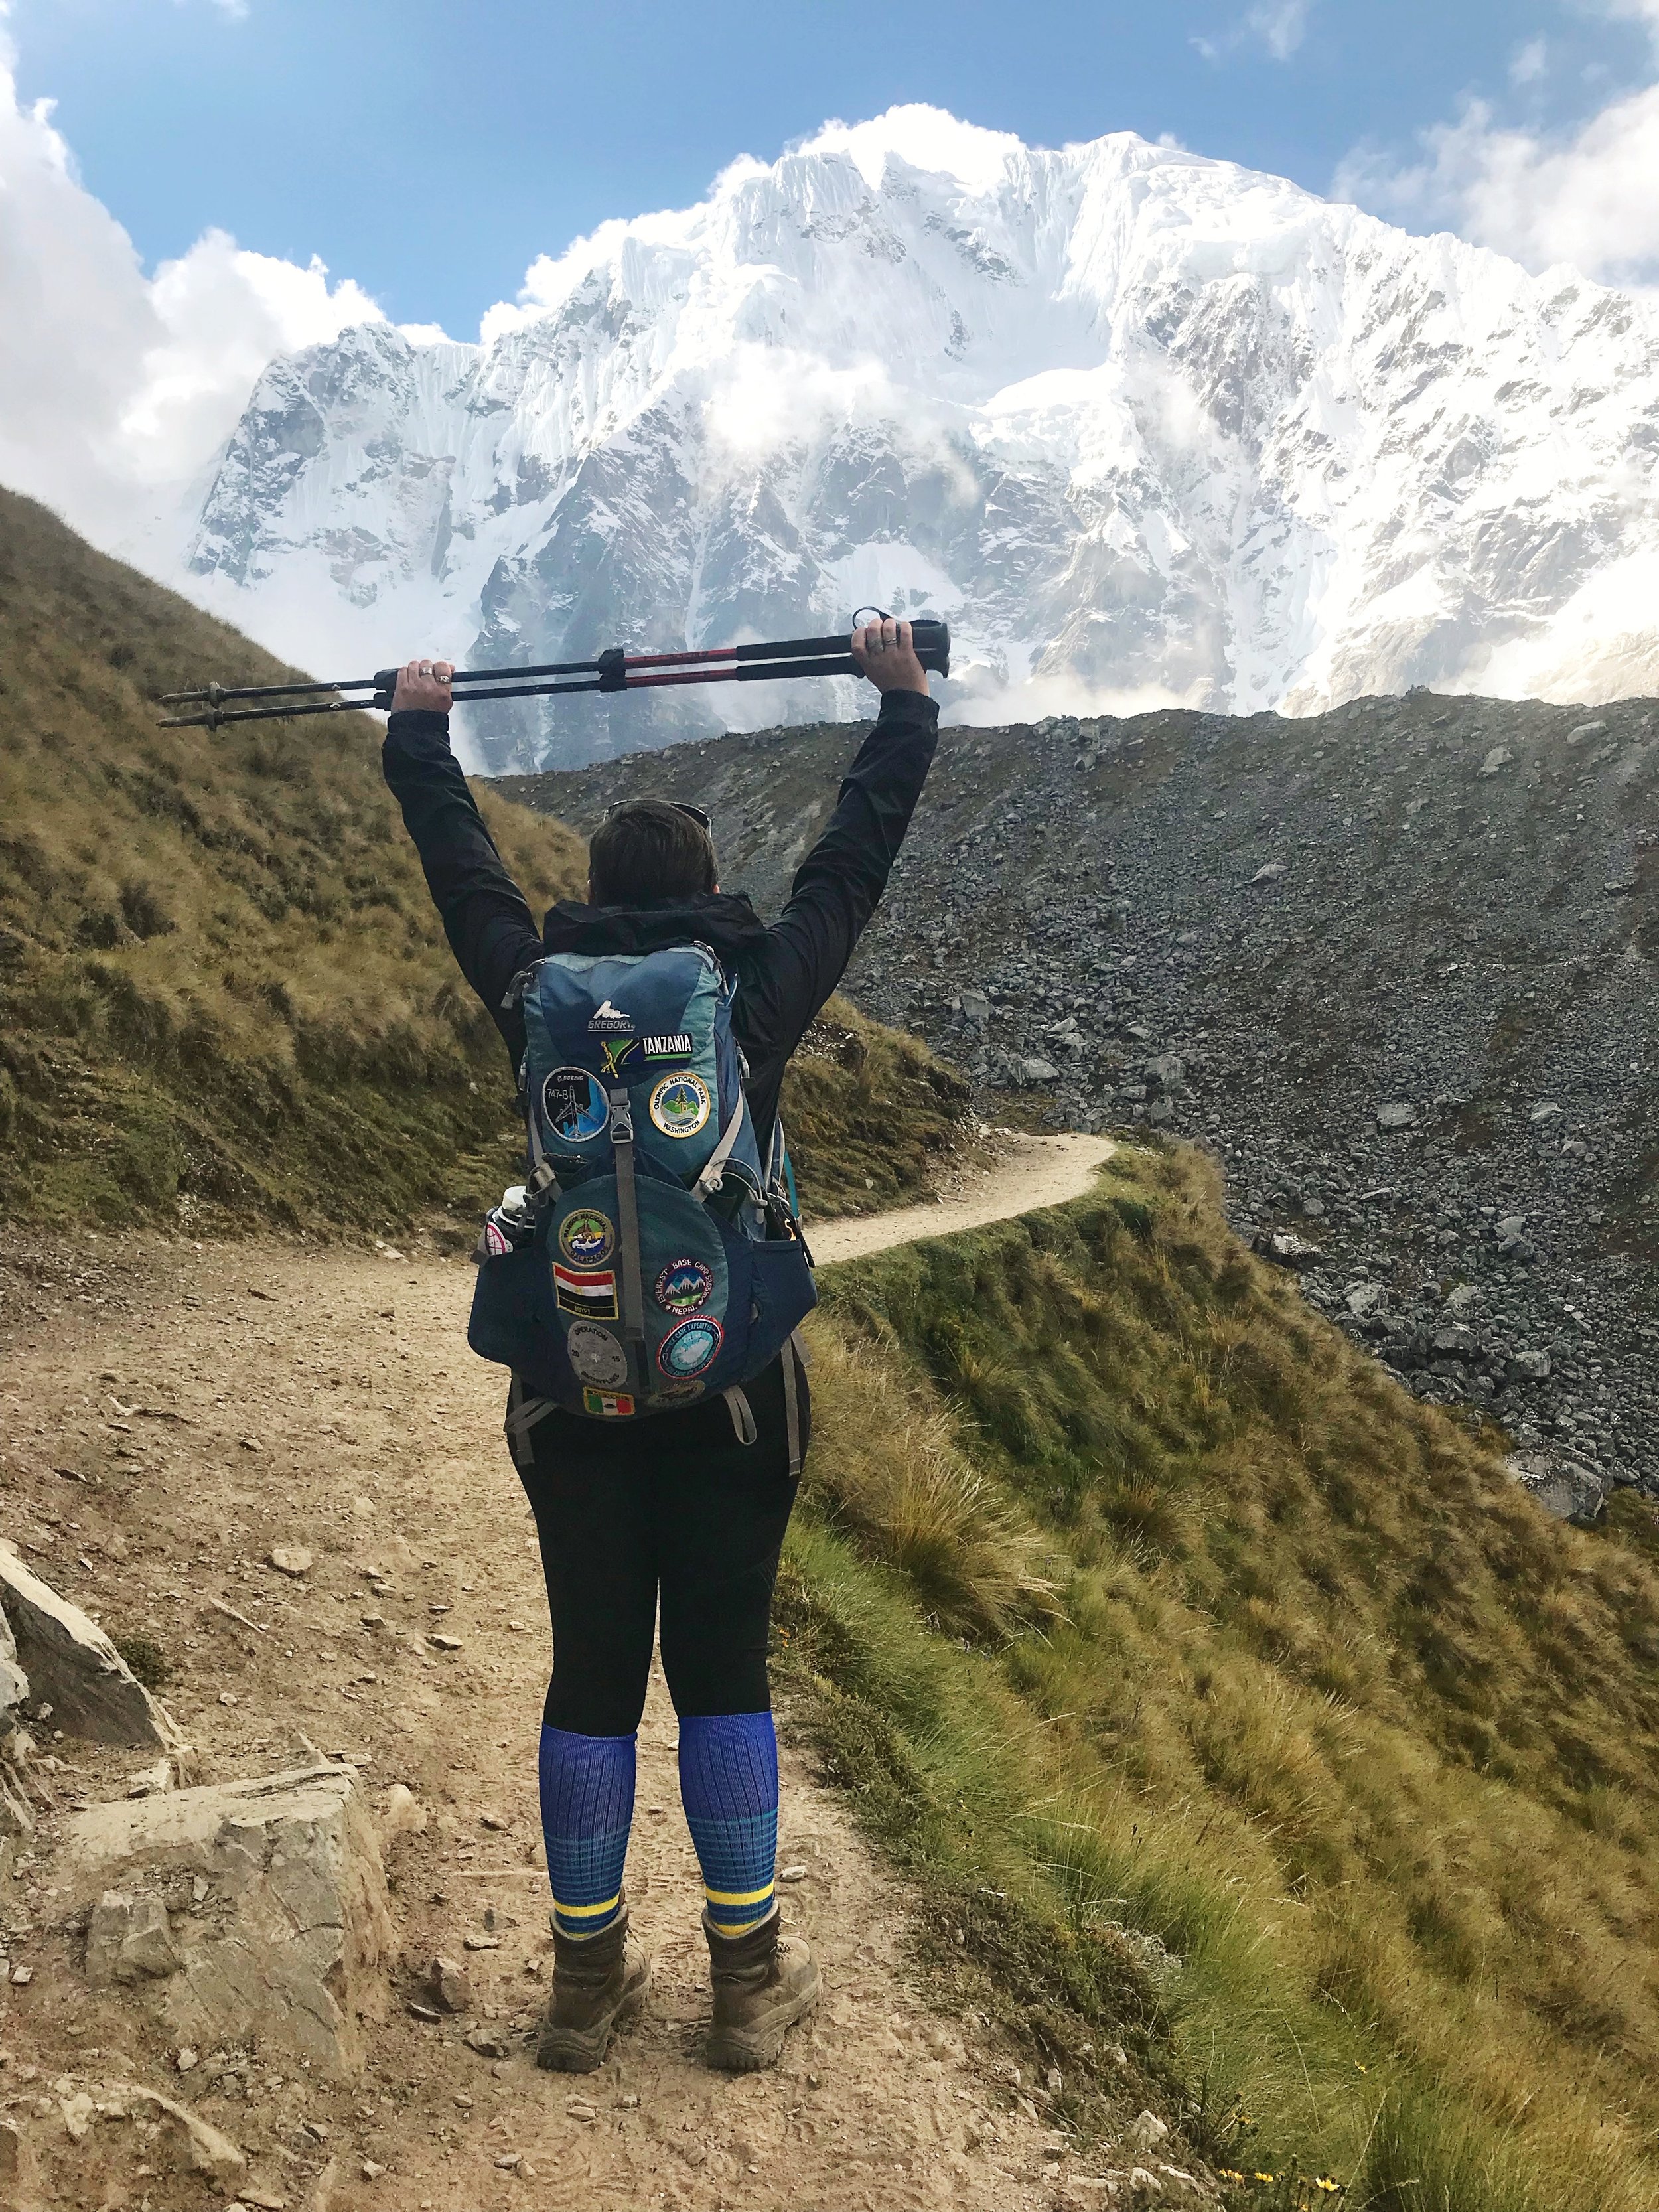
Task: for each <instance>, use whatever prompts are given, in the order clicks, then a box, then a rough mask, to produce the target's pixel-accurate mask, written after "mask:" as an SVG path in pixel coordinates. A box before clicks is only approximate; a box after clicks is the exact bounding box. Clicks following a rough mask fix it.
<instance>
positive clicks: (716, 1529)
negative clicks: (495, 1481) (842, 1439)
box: [519, 1352, 811, 1735]
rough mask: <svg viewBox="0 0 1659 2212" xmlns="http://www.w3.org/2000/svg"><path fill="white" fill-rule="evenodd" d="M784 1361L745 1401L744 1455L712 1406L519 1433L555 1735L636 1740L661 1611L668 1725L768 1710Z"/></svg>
mask: <svg viewBox="0 0 1659 2212" xmlns="http://www.w3.org/2000/svg"><path fill="white" fill-rule="evenodd" d="M789 1357H790V1354H789V1353H788V1352H785V1353H784V1354H783V1357H782V1358H780V1359H776V1360H775V1361H774V1362H773V1364H771V1366H770V1367H769V1368H768V1369H767V1370H765V1372H764V1373H763V1374H762V1375H759V1376H757V1377H756V1379H755V1380H754V1381H753V1382H752V1383H746V1384H745V1385H744V1395H745V1396H746V1397H747V1398H748V1401H749V1404H750V1410H751V1411H752V1413H753V1414H754V1417H755V1427H756V1430H757V1435H756V1438H755V1441H754V1443H752V1444H740V1443H738V1439H737V1435H736V1432H735V1431H734V1429H733V1427H732V1416H731V1413H730V1411H729V1409H728V1407H727V1406H726V1401H725V1400H724V1399H723V1398H719V1397H716V1398H714V1399H711V1400H710V1401H708V1403H706V1404H702V1405H698V1406H693V1407H688V1408H687V1410H686V1411H685V1412H684V1413H658V1414H655V1415H653V1416H651V1417H649V1418H647V1419H645V1420H641V1421H637V1422H635V1421H629V1422H627V1423H625V1424H624V1423H622V1422H618V1423H617V1424H616V1425H615V1426H611V1425H609V1424H605V1423H601V1422H599V1421H597V1420H592V1419H584V1418H583V1417H582V1416H581V1415H580V1414H578V1413H550V1414H548V1415H547V1416H546V1417H545V1418H544V1419H542V1420H540V1421H538V1422H537V1424H536V1425H535V1426H534V1427H533V1428H532V1429H531V1431H529V1439H528V1441H529V1447H530V1455H529V1464H528V1465H524V1464H520V1465H519V1480H520V1482H522V1483H523V1485H524V1487H525V1494H526V1497H527V1498H529V1500H530V1510H531V1511H532V1513H533V1514H534V1515H535V1516H536V1534H537V1535H538V1538H539V1539H540V1541H541V1547H542V1569H543V1571H544V1574H545V1575H546V1577H547V1601H548V1606H549V1608H550V1612H551V1613H552V1616H553V1680H552V1681H551V1683H550V1686H549V1687H548V1692H547V1704H546V1707H545V1709H544V1718H545V1720H546V1722H547V1725H548V1726H549V1727H550V1728H557V1729H569V1730H570V1731H571V1732H572V1733H573V1734H574V1735H632V1734H633V1732H634V1730H635V1729H636V1728H637V1727H638V1726H639V1724H640V1715H641V1713H642V1712H643V1711H644V1710H645V1692H646V1685H647V1681H648V1680H649V1678H650V1673H651V1644H652V1635H653V1630H654V1628H655V1627H656V1623H657V1607H658V1601H659V1595H660V1599H661V1606H662V1664H663V1672H664V1674H665V1675H666V1676H667V1678H668V1691H669V1695H670V1696H671V1698H672V1699H673V1700H674V1709H675V1711H677V1712H679V1713H686V1714H690V1713H757V1712H764V1711H766V1710H767V1709H768V1707H769V1705H771V1702H772V1692H771V1686H770V1684H769V1682H768V1680H767V1674H766V1644H767V1632H768V1629H769V1623H770V1618H771V1611H772V1586H773V1583H775V1580H776V1578H777V1571H778V1552H779V1549H780V1547H781V1545H782V1542H783V1532H784V1529H785V1528H786V1527H787V1524H788V1520H789V1513H790V1509H791V1507H792V1506H793V1504H794V1502H795V1490H796V1487H797V1486H796V1483H795V1481H794V1480H792V1478H791V1476H790V1474H789V1446H788V1433H787V1419H786V1413H785V1406H784V1389H783V1360H784V1359H787V1358H789ZM796 1376H797V1382H798V1386H799V1407H800V1422H801V1428H800V1437H801V1448H802V1450H803V1452H804V1451H805V1445H806V1440H807V1437H808V1436H809V1435H810V1434H811V1407H810V1405H809V1403H808V1400H807V1393H806V1377H805V1375H804V1374H802V1373H801V1372H800V1370H799V1367H797V1369H796ZM520 1449H521V1450H522V1449H523V1448H522V1447H521V1448H520Z"/></svg>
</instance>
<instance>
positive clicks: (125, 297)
mask: <svg viewBox="0 0 1659 2212" xmlns="http://www.w3.org/2000/svg"><path fill="white" fill-rule="evenodd" d="M0 302H3V307H4V313H3V316H0V483H7V484H9V485H11V486H13V487H15V489H18V490H20V491H25V492H28V493H30V494H31V495H33V496H34V497H36V498H38V499H43V500H46V501H49V502H50V503H51V504H52V505H53V506H55V507H59V508H60V509H61V510H62V511H63V513H64V514H65V515H66V516H67V517H68V519H69V520H70V521H71V522H73V523H75V524H76V526H77V527H79V528H81V529H82V530H84V531H86V532H88V534H89V535H91V536H93V537H94V538H97V539H98V541H99V542H100V543H101V544H115V545H122V544H128V543H132V542H136V540H137V538H138V537H139V536H140V535H142V533H143V530H144V528H145V526H146V524H147V522H148V521H149V518H150V516H151V515H152V513H155V511H157V510H158V509H159V508H160V507H161V506H162V505H163V504H164V503H165V495H166V493H167V490H168V489H170V488H173V487H177V486H179V485H180V484H182V483H185V482H187V481H188V480H189V479H190V478H191V477H193V476H194V475H196V474H197V472H198V471H201V470H202V469H204V467H205V466H206V465H207V464H208V463H209V462H210V459H212V456H213V454H214V453H215V452H216V449H217V447H218V446H219V445H220V444H221V442H222V441H223V440H224V438H225V437H226V436H227V435H228V433H229V431H230V430H231V428H232V427H233V426H234V423H235V421H236V418H237V416H238V414H239V413H240V410H241V408H242V406H243V404H245V402H246V398H247V395H248V392H249V390H250V388H251V387H252V384H253V381H254V380H255V378H256V377H257V376H258V374H259V372H260V371H261V370H262V369H263V368H264V366H265V364H266V363H267V362H269V361H270V359H271V357H272V356H273V355H275V354H276V353H279V352H285V351H289V350H291V349H294V348H295V347H296V346H305V345H311V344H315V343H319V342H320V341H324V340H326V339H329V338H332V337H337V335H338V334H339V332H340V331H342V330H343V329H344V328H345V327H346V326H347V325H349V324H351V323H356V322H363V321H367V320H371V319H379V317H380V309H379V308H378V307H376V306H375V305H374V301H372V300H371V299H369V298H368V295H366V294H365V293H363V292H362V291H360V290H359V289H358V288H357V286H356V285H355V284H353V283H350V282H349V281H347V282H345V283H339V284H336V285H333V286H331V284H330V283H329V278H328V272H327V270H325V268H324V267H323V265H322V264H321V263H320V262H318V261H313V263H312V264H311V266H310V267H309V268H307V269H301V268H297V267H295V265H294V264H292V263H290V262H286V261H279V260H275V259H273V258H270V256H269V255H266V254H260V253H250V252H246V251H245V250H244V249H242V248H240V247H239V246H237V245H236V243H235V241H234V240H233V239H231V238H228V237H227V236H226V234H224V233H223V232H222V231H215V230H210V231H209V232H207V233H206V234H204V236H203V237H202V238H200V239H199V240H197V243H196V244H195V245H194V246H192V247H191V249H190V251H189V252H188V253H186V254H185V255H183V256H182V257H181V258H179V259H178V260H176V261H171V262H167V263H165V264H163V265H162V266H161V268H160V269H159V270H157V271H156V273H155V276H154V278H149V277H147V276H145V274H144V271H143V267H142V265H141V264H140V262H139V258H138V256H137V252H136V251H135V249H134V247H133V244H132V241H131V239H130V238H129V237H128V236H127V234H126V233H125V231H124V230H123V229H122V228H121V227H120V225H119V224H118V222H116V221H115V220H114V218H113V217H112V216H111V215H110V214H109V212H108V211H107V210H106V209H105V208H104V207H102V206H101V205H100V204H99V202H98V201H97V200H95V199H94V197H92V195H91V194H90V193H89V192H88V191H86V190H85V188H84V187H83V186H82V184H81V182H80V179H79V178H78V177H77V175H76V170H75V165H74V161H73V159H72V157H71V155H70V150H69V148H68V147H67V145H66V144H65V143H64V139H63V137H62V136H61V134H60V133H59V132H58V130H57V129H56V128H55V127H54V125H53V123H52V108H51V104H50V103H49V102H46V101H40V102H38V103H36V104H35V105H34V106H30V107H23V106H20V105H19V103H18V100H17V95H16V86H15V78H14V76H13V75H12V70H11V55H10V53H9V51H8V50H7V49H6V48H5V46H4V44H3V39H0Z"/></svg>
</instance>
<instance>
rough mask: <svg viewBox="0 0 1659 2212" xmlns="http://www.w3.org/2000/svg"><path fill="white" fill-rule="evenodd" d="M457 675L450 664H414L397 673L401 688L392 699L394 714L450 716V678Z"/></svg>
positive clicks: (413, 662)
mask: <svg viewBox="0 0 1659 2212" xmlns="http://www.w3.org/2000/svg"><path fill="white" fill-rule="evenodd" d="M454 673H455V671H454V668H453V665H451V664H450V663H449V662H448V661H447V660H411V661H410V664H409V665H408V666H407V667H406V668H400V669H399V670H398V688H397V690H395V691H394V692H393V693H392V713H393V714H447V713H448V712H449V709H450V705H451V694H450V689H449V683H450V678H452V677H453V675H454Z"/></svg>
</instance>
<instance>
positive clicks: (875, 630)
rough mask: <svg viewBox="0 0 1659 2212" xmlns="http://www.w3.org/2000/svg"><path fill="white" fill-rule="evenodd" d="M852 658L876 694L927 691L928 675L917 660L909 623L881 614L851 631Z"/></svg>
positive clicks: (913, 637)
mask: <svg viewBox="0 0 1659 2212" xmlns="http://www.w3.org/2000/svg"><path fill="white" fill-rule="evenodd" d="M853 658H854V660H855V661H857V663H858V665H859V670H860V674H862V675H865V676H867V677H868V678H869V679H870V681H871V682H872V684H874V685H875V687H876V689H877V690H878V691H921V692H924V693H925V692H926V691H927V670H926V669H925V668H924V667H923V666H922V665H921V662H920V661H919V660H918V659H916V648H915V636H914V635H913V633H912V631H911V629H910V625H909V623H908V622H895V621H894V620H893V617H891V615H884V617H882V619H881V620H880V621H879V622H872V623H866V624H865V626H864V628H863V629H855V630H854V632H853Z"/></svg>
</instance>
